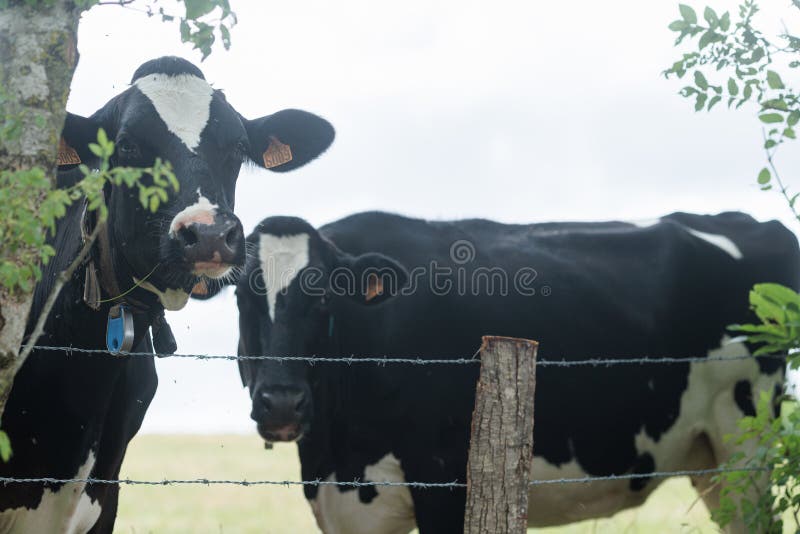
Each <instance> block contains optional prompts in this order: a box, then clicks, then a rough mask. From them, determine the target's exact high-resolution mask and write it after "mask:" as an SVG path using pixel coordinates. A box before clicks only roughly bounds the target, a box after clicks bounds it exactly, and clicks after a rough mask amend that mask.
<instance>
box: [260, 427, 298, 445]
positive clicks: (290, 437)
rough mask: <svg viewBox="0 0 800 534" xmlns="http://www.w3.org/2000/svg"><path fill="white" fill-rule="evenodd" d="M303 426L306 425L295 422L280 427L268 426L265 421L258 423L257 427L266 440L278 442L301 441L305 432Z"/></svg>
mask: <svg viewBox="0 0 800 534" xmlns="http://www.w3.org/2000/svg"><path fill="white" fill-rule="evenodd" d="M303 426H304V425H300V424H297V423H294V424H288V425H283V426H278V427H275V426H269V427H267V425H265V424H264V423H258V425H257V427H256V428H257V429H258V434H259V435H260V436H261V437H262V438H264V441H266V442H267V443H277V442H280V441H283V442H292V441H300V439H301V438H302V437H303V434H304V428H303Z"/></svg>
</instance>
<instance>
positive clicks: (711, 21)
mask: <svg viewBox="0 0 800 534" xmlns="http://www.w3.org/2000/svg"><path fill="white" fill-rule="evenodd" d="M703 18H704V19H706V22H708V25H709V26H710V27H712V28H713V27H715V26H716V25H717V24H719V17H718V16H717V13H716V12H715V11H714V10H713V9H711V7H710V6H706V9H705V10H704V11H703Z"/></svg>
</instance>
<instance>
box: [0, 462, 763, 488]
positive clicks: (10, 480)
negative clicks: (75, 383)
mask: <svg viewBox="0 0 800 534" xmlns="http://www.w3.org/2000/svg"><path fill="white" fill-rule="evenodd" d="M769 469H770V468H769V467H768V466H746V467H731V468H729V467H719V468H714V469H695V470H678V471H654V472H652V473H626V474H622V475H605V476H586V477H577V478H555V479H544V480H532V481H531V482H530V484H529V485H530V486H544V485H552V484H585V483H589V482H603V481H618V480H635V479H643V478H670V477H676V476H705V475H714V474H722V473H745V472H766V471H769ZM34 483H36V484H87V485H93V484H98V485H100V484H119V485H130V486H178V485H188V484H199V485H204V486H211V485H228V486H287V487H289V486H345V487H349V488H361V487H376V486H394V487H398V486H399V487H407V488H419V489H435V488H466V487H467V485H466V484H465V483H463V482H458V481H457V480H454V481H453V482H393V481H388V480H384V481H370V480H366V481H361V480H358V479H355V480H352V481H335V480H322V479H316V480H227V479H210V478H191V479H165V480H133V479H129V478H124V479H102V478H91V477H89V478H53V477H39V478H14V477H0V484H3V485H4V486H5V485H8V484H34Z"/></svg>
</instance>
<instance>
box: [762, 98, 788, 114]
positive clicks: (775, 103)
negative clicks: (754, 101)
mask: <svg viewBox="0 0 800 534" xmlns="http://www.w3.org/2000/svg"><path fill="white" fill-rule="evenodd" d="M761 109H777V110H778V111H789V105H788V104H787V103H786V101H785V100H784V99H782V98H773V99H771V100H765V101H764V102H762V103H761Z"/></svg>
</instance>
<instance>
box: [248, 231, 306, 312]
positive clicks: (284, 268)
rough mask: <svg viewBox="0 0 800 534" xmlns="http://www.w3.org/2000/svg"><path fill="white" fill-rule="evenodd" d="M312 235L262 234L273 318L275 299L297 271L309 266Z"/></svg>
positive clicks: (263, 266) (262, 255)
mask: <svg viewBox="0 0 800 534" xmlns="http://www.w3.org/2000/svg"><path fill="white" fill-rule="evenodd" d="M308 239H309V237H308V234H296V235H286V236H276V235H272V234H261V239H260V241H259V252H258V258H259V260H261V273H262V276H263V283H264V290H265V291H266V294H267V307H268V308H269V317H270V319H272V321H275V301H276V300H277V299H278V294H279V293H280V292H281V291H283V290H284V289H286V288H287V287H289V284H291V283H292V280H294V279H295V278H296V277H297V274H298V273H299V272H300V271H302V270H303V269H304V268H305V267H306V266H307V265H308Z"/></svg>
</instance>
